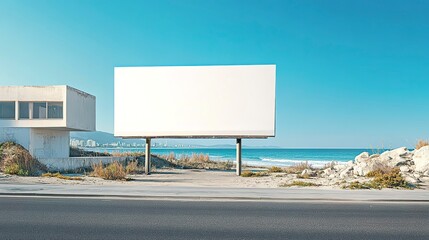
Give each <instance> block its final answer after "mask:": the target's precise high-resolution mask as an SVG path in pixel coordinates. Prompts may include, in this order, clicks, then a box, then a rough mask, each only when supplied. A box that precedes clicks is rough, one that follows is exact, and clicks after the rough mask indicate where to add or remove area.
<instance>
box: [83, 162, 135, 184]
mask: <svg viewBox="0 0 429 240" xmlns="http://www.w3.org/2000/svg"><path fill="white" fill-rule="evenodd" d="M92 168H93V172H92V173H91V176H95V177H101V178H103V179H105V180H125V179H126V176H127V173H126V172H125V169H124V166H122V164H120V163H119V162H116V161H115V162H113V163H110V164H108V165H107V166H103V164H102V163H101V162H100V163H99V164H94V165H93V166H92Z"/></svg>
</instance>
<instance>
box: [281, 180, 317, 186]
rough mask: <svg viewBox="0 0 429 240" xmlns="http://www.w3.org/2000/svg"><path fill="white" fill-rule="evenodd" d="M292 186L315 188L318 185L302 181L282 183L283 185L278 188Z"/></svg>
mask: <svg viewBox="0 0 429 240" xmlns="http://www.w3.org/2000/svg"><path fill="white" fill-rule="evenodd" d="M292 186H298V187H317V186H320V184H316V183H312V182H304V181H293V182H292V183H284V184H281V185H280V187H292Z"/></svg>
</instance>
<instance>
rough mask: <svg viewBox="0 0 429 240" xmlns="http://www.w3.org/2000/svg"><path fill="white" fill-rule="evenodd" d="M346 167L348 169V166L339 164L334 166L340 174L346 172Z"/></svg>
mask: <svg viewBox="0 0 429 240" xmlns="http://www.w3.org/2000/svg"><path fill="white" fill-rule="evenodd" d="M346 167H347V166H346V165H341V164H338V165H335V166H334V170H335V171H337V172H340V171H342V170H344V169H345V168H346Z"/></svg>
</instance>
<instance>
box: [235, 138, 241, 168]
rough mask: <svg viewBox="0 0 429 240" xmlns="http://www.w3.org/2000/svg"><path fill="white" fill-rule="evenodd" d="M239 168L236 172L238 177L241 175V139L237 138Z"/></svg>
mask: <svg viewBox="0 0 429 240" xmlns="http://www.w3.org/2000/svg"><path fill="white" fill-rule="evenodd" d="M236 146H237V150H236V151H237V156H236V158H237V168H236V172H237V176H240V175H241V138H237V144H236Z"/></svg>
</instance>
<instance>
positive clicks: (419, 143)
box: [416, 140, 429, 150]
mask: <svg viewBox="0 0 429 240" xmlns="http://www.w3.org/2000/svg"><path fill="white" fill-rule="evenodd" d="M425 146H429V142H428V141H425V140H419V141H418V142H417V144H416V150H419V149H420V148H422V147H425Z"/></svg>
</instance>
